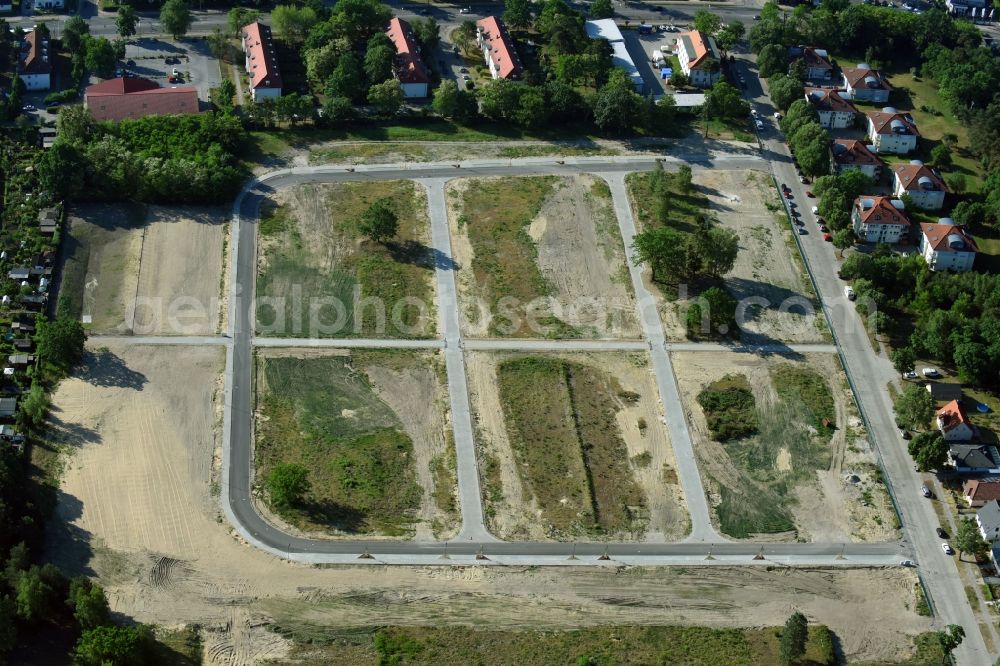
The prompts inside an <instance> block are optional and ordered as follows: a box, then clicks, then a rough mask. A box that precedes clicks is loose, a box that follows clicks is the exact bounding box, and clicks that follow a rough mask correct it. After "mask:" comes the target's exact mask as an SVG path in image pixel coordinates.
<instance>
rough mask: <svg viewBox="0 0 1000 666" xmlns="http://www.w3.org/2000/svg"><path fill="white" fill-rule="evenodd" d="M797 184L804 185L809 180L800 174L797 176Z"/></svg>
mask: <svg viewBox="0 0 1000 666" xmlns="http://www.w3.org/2000/svg"><path fill="white" fill-rule="evenodd" d="M799 182H800V183H802V184H803V185H805V184H806V183H808V182H809V179H808V178H806V177H805V176H803V175H802V174H799Z"/></svg>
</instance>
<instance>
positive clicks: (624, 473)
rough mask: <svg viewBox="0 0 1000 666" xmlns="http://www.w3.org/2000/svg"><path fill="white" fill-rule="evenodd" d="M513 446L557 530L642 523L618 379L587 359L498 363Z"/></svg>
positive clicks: (606, 529)
mask: <svg viewBox="0 0 1000 666" xmlns="http://www.w3.org/2000/svg"><path fill="white" fill-rule="evenodd" d="M497 382H498V385H499V388H500V400H501V404H502V405H503V411H504V416H505V418H506V420H507V427H508V432H509V433H510V440H511V447H512V449H513V450H514V455H515V458H516V459H517V461H518V469H519V470H520V472H521V476H522V480H523V482H524V484H525V486H526V487H527V488H529V489H530V490H531V492H532V493H533V494H534V496H535V499H536V501H537V502H538V506H539V508H540V509H541V511H542V519H543V520H544V521H545V522H546V525H547V527H548V529H549V530H550V531H553V532H555V533H556V534H557V535H564V534H567V533H569V534H578V533H580V532H598V533H601V532H603V533H608V534H617V533H621V532H623V531H626V530H632V529H636V528H637V527H638V525H637V524H636V523H637V521H641V519H642V518H643V517H644V516H643V514H644V507H645V502H646V500H645V497H644V495H643V493H642V491H641V489H640V488H639V486H638V484H637V483H636V481H635V478H634V477H633V474H632V470H631V467H630V466H629V459H628V450H627V448H626V446H625V442H624V441H623V440H622V438H621V434H620V432H619V429H618V424H617V422H616V420H615V414H616V413H617V411H618V409H620V407H621V404H622V403H621V402H620V399H619V398H618V397H617V395H618V394H619V393H620V389H619V387H618V386H617V382H616V381H615V380H614V379H613V378H612V377H610V376H608V375H606V374H605V373H603V372H601V371H599V370H597V369H595V368H593V367H591V366H588V365H583V364H579V363H571V362H568V361H564V360H561V359H555V358H549V357H544V356H524V357H520V358H514V359H511V360H508V361H504V362H503V363H501V364H500V365H499V367H498V369H497Z"/></svg>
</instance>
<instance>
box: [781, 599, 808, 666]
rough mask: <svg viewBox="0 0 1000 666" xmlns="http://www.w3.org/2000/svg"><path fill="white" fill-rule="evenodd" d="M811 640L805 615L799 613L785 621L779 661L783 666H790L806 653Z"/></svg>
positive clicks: (793, 614)
mask: <svg viewBox="0 0 1000 666" xmlns="http://www.w3.org/2000/svg"><path fill="white" fill-rule="evenodd" d="M808 638H809V623H808V622H807V620H806V617H805V615H803V614H802V613H799V612H795V613H792V615H791V616H790V617H789V618H788V620H787V621H785V628H784V629H783V630H782V631H781V642H780V643H779V644H778V661H779V663H780V664H781V665H782V666H790V665H791V664H794V663H795V662H797V661H798V660H799V659H800V658H801V657H802V656H803V655H804V654H805V653H806V640H807V639H808Z"/></svg>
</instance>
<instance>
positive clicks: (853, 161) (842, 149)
mask: <svg viewBox="0 0 1000 666" xmlns="http://www.w3.org/2000/svg"><path fill="white" fill-rule="evenodd" d="M830 150H831V152H832V153H833V164H834V169H835V170H836V171H837V172H838V173H839V172H841V171H843V170H844V169H860V170H861V171H862V172H864V173H865V174H867V175H869V176H871V177H872V178H874V179H876V180H878V178H879V177H880V176H881V175H882V169H883V167H885V162H883V161H882V160H881V159H880V158H879V156H878V155H876V154H875V146H868V145H865V143H864V142H863V141H858V140H857V139H834V140H833V145H832V146H831V147H830Z"/></svg>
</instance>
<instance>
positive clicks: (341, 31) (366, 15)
mask: <svg viewBox="0 0 1000 666" xmlns="http://www.w3.org/2000/svg"><path fill="white" fill-rule="evenodd" d="M391 18H392V11H391V10H390V9H389V8H388V7H386V6H385V5H383V4H382V3H381V2H379V1H378V0H339V1H338V2H337V3H336V4H335V5H334V6H333V11H332V12H331V14H330V21H329V25H330V27H331V28H332V31H333V34H334V35H336V36H339V37H346V38H347V39H348V40H350V41H351V42H352V43H354V44H363V43H364V42H365V41H367V40H368V38H369V37H371V36H372V35H374V34H375V33H377V32H382V31H383V30H385V25H386V24H387V23H388V22H389V20H390V19H391Z"/></svg>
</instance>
